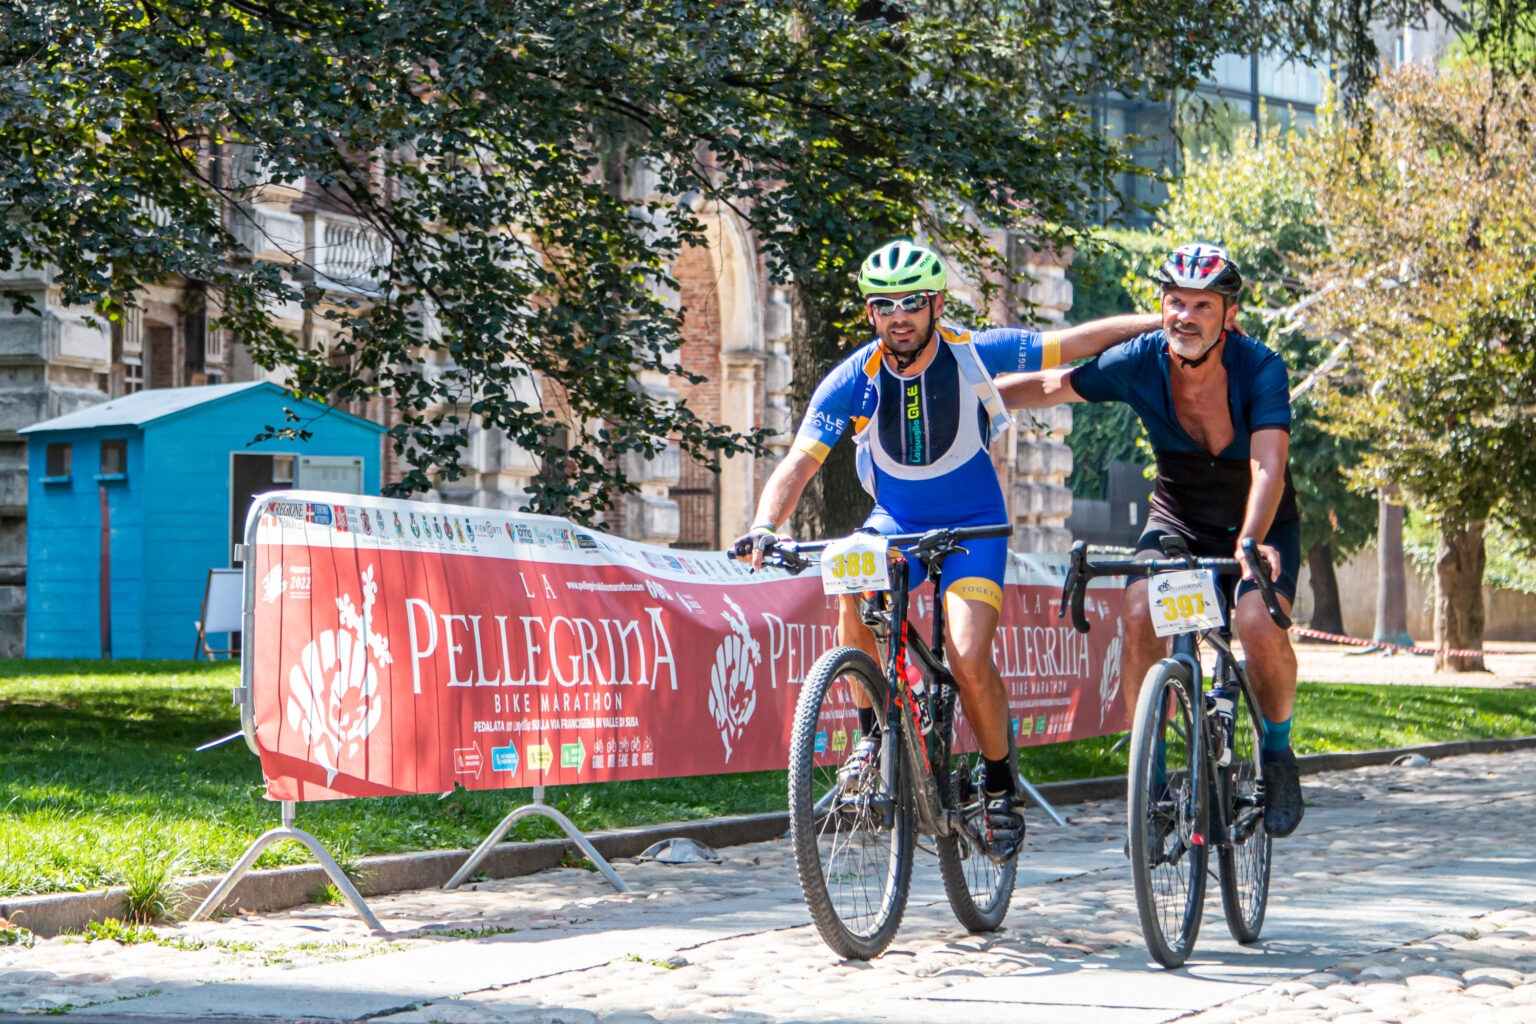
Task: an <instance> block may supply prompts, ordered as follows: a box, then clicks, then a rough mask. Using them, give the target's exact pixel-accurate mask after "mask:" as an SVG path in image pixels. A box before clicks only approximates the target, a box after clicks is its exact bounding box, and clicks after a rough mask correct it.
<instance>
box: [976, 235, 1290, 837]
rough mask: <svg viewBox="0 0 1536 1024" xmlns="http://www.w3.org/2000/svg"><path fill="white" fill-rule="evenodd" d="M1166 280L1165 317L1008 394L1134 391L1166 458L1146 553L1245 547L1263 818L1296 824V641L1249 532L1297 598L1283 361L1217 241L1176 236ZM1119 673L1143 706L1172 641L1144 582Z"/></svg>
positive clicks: (1083, 395)
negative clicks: (1249, 310) (1273, 607)
mask: <svg viewBox="0 0 1536 1024" xmlns="http://www.w3.org/2000/svg"><path fill="white" fill-rule="evenodd" d="M1154 277H1155V279H1156V280H1157V281H1158V283H1159V284H1160V285H1161V286H1162V326H1161V329H1160V330H1155V331H1152V332H1150V333H1148V334H1143V335H1141V336H1140V337H1136V338H1132V339H1131V340H1129V341H1127V342H1125V343H1124V344H1121V345H1117V346H1115V347H1114V348H1112V349H1109V350H1108V351H1106V352H1104V353H1103V354H1101V355H1099V356H1098V357H1096V358H1095V359H1093V360H1092V361H1090V362H1088V363H1086V364H1084V365H1082V366H1077V367H1071V368H1063V369H1055V370H1047V371H1045V372H1041V373H1030V374H1022V375H1017V376H1011V377H1009V378H1007V379H1005V380H1003V381H1000V382H999V384H1000V389H1001V391H1002V392H1003V394H1004V396H1005V401H1006V402H1007V404H1008V405H1010V406H1020V407H1034V408H1039V407H1042V406H1047V405H1056V404H1059V403H1062V402H1079V401H1088V402H1108V401H1122V402H1126V403H1128V404H1129V405H1130V406H1131V407H1132V408H1133V409H1135V410H1136V412H1137V414H1138V415H1140V417H1141V422H1142V424H1143V425H1144V426H1145V427H1146V430H1147V436H1148V438H1149V440H1150V441H1151V443H1152V450H1153V452H1154V454H1155V455H1156V459H1157V481H1156V484H1155V485H1154V488H1153V492H1152V503H1151V508H1150V510H1149V512H1148V515H1147V525H1146V529H1145V531H1144V532H1143V533H1142V535H1141V539H1140V540H1139V541H1138V542H1137V545H1136V557H1137V558H1147V559H1155V558H1161V557H1163V553H1162V546H1161V542H1160V540H1159V538H1160V537H1162V536H1163V535H1164V534H1168V533H1175V534H1179V535H1181V536H1183V537H1184V538H1185V539H1186V540H1187V541H1188V542H1189V546H1190V550H1191V551H1193V552H1194V553H1195V554H1196V555H1202V556H1207V557H1218V558H1231V557H1236V558H1237V559H1239V560H1240V561H1242V562H1243V563H1244V573H1245V578H1244V580H1243V582H1241V583H1239V585H1238V588H1237V601H1236V605H1237V607H1236V609H1235V614H1234V616H1233V621H1234V624H1235V625H1236V627H1237V632H1238V635H1239V637H1240V638H1241V639H1242V642H1243V649H1244V652H1245V656H1246V660H1247V666H1248V674H1249V678H1250V679H1251V680H1252V682H1253V686H1254V691H1255V693H1254V695H1255V696H1256V697H1257V698H1258V701H1259V710H1260V712H1261V713H1262V714H1263V716H1264V726H1265V734H1264V750H1263V752H1262V753H1263V761H1264V799H1265V815H1264V825H1265V828H1266V829H1267V830H1268V831H1269V832H1270V834H1272V835H1275V836H1286V835H1290V834H1291V833H1292V832H1294V831H1295V830H1296V826H1297V825H1298V824H1300V823H1301V817H1302V813H1303V805H1302V797H1301V780H1300V777H1299V773H1298V771H1297V768H1296V758H1295V755H1294V754H1293V753H1292V752H1291V744H1290V736H1291V710H1292V707H1293V705H1294V703H1295V699H1296V654H1295V652H1294V651H1293V650H1292V649H1291V641H1290V636H1289V635H1288V634H1287V633H1286V631H1285V630H1283V629H1281V628H1280V627H1278V626H1276V625H1275V623H1274V621H1273V620H1272V619H1271V618H1270V617H1269V613H1268V612H1267V611H1266V610H1265V609H1264V605H1263V602H1262V599H1261V598H1260V595H1259V593H1258V588H1257V584H1255V583H1254V582H1253V579H1252V573H1253V567H1252V566H1249V565H1248V564H1247V560H1246V559H1245V558H1244V556H1243V551H1242V541H1243V540H1244V539H1245V538H1248V537H1252V538H1254V539H1255V540H1257V541H1258V542H1259V550H1260V551H1261V552H1263V555H1264V558H1265V560H1266V561H1268V563H1269V565H1270V569H1271V576H1272V577H1273V578H1274V580H1275V590H1276V592H1277V595H1278V596H1279V598H1280V601H1281V605H1282V607H1284V608H1285V610H1286V611H1287V612H1289V611H1290V608H1291V603H1292V602H1293V601H1294V600H1295V598H1296V577H1297V575H1298V573H1299V572H1300V569H1301V523H1300V515H1299V513H1298V511H1297V507H1296V492H1295V488H1294V487H1293V486H1292V484H1291V478H1290V470H1289V469H1288V467H1287V464H1286V463H1287V458H1288V456H1289V452H1290V429H1291V403H1290V394H1289V388H1290V384H1289V381H1288V379H1287V373H1286V366H1285V362H1284V361H1283V360H1282V359H1281V358H1280V357H1279V356H1278V355H1276V354H1275V353H1274V352H1273V351H1271V350H1270V349H1268V348H1266V347H1264V346H1263V345H1261V344H1260V343H1259V342H1257V341H1255V340H1254V339H1253V338H1250V337H1248V336H1247V335H1245V334H1243V333H1242V332H1241V331H1240V330H1238V328H1237V309H1238V297H1239V295H1240V293H1241V291H1242V287H1243V279H1242V275H1241V273H1240V272H1239V271H1238V268H1237V266H1236V264H1234V263H1233V262H1232V260H1231V259H1230V258H1229V257H1228V256H1227V253H1226V251H1225V250H1223V249H1221V248H1220V247H1218V246H1214V245H1207V244H1203V243H1191V244H1188V245H1182V246H1179V247H1178V248H1177V249H1175V250H1174V251H1173V252H1172V253H1170V254H1169V255H1168V258H1167V259H1166V260H1165V261H1164V262H1163V264H1162V266H1161V267H1159V268H1158V270H1157V272H1156V273H1155V274H1154ZM1121 621H1122V624H1123V629H1124V637H1125V642H1124V646H1123V647H1122V649H1121V661H1120V664H1121V679H1122V681H1123V683H1124V686H1125V690H1126V702H1127V706H1129V707H1135V706H1136V698H1137V694H1138V693H1139V692H1140V690H1141V682H1142V679H1143V677H1144V676H1145V675H1146V673H1147V670H1148V669H1149V668H1150V667H1151V666H1152V665H1153V664H1154V663H1155V662H1156V661H1157V660H1158V659H1159V658H1161V657H1163V656H1164V653H1165V644H1164V642H1163V641H1162V640H1160V639H1159V638H1158V637H1157V635H1156V633H1155V632H1154V630H1153V627H1152V619H1151V616H1150V614H1149V611H1148V605H1147V581H1146V580H1144V579H1139V580H1135V581H1133V582H1131V583H1130V584H1129V585H1128V586H1127V588H1126V595H1125V606H1124V611H1123V614H1122V616H1121Z"/></svg>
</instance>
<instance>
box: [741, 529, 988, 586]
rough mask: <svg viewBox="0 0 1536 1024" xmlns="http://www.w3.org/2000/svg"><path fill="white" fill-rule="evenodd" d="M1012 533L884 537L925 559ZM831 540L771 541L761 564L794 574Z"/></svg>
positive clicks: (811, 562)
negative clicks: (973, 542)
mask: <svg viewBox="0 0 1536 1024" xmlns="http://www.w3.org/2000/svg"><path fill="white" fill-rule="evenodd" d="M1012 534H1013V527H1012V526H1010V525H1009V524H1007V523H997V524H994V525H991V526H944V527H940V528H939V529H937V530H927V531H925V532H923V533H890V534H885V535H884V536H885V539H886V541H887V542H888V543H889V544H890V545H891V547H894V548H903V549H906V550H907V553H908V554H913V555H916V556H917V557H918V558H920V559H923V560H924V561H927V560H928V559H929V558H930V557H931V556H933V555H940V556H948V555H950V554H953V553H954V552H956V551H959V550H961V543H960V542H961V541H967V540H980V539H982V538H984V537H1008V536H1011V535H1012ZM833 543H836V541H835V540H813V541H805V542H800V541H774V542H773V543H772V544H770V545H769V546H768V549H767V550H766V551H765V552H764V553H763V564H765V565H774V566H778V567H779V568H780V569H784V570H786V571H787V572H789V573H790V574H791V575H794V576H798V575H799V574H800V573H802V572H804V571H805V570H806V569H809V568H810V567H811V566H812V565H814V564H815V563H816V559H814V558H808V557H806V556H807V555H816V554H820V553H821V552H822V551H824V550H826V547H827V545H829V544H833ZM726 554H728V555H733V556H734V552H733V551H731V550H727V551H726Z"/></svg>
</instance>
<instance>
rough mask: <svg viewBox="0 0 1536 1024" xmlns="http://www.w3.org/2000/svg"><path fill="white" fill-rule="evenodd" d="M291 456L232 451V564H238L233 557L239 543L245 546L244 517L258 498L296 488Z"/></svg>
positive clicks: (230, 482)
mask: <svg viewBox="0 0 1536 1024" xmlns="http://www.w3.org/2000/svg"><path fill="white" fill-rule="evenodd" d="M293 462H294V456H292V455H256V454H252V453H250V452H231V453H230V456H229V550H230V560H229V564H230V565H239V564H240V560H239V559H238V558H236V557H234V550H235V545H236V544H243V543H245V517H246V515H247V514H249V513H250V511H251V503H252V502H253V501H255V500H256V495H258V494H265V493H266V492H267V491H275V490H278V489H279V488H284V487H292V486H293Z"/></svg>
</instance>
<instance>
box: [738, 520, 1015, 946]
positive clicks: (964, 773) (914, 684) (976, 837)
mask: <svg viewBox="0 0 1536 1024" xmlns="http://www.w3.org/2000/svg"><path fill="white" fill-rule="evenodd" d="M1010 533H1012V528H1011V527H1009V526H1008V525H1006V524H1003V525H999V526H977V527H955V528H951V529H940V530H931V531H928V532H927V533H911V534H897V535H890V536H880V535H878V534H869V533H858V534H854V535H852V536H851V537H847V538H842V539H841V540H836V541H818V542H811V543H803V544H799V543H793V542H780V543H779V544H778V545H776V546H775V547H774V548H772V549H771V550H770V551H769V552H768V553H767V556H766V558H765V562H766V563H767V564H770V565H778V566H780V567H782V568H785V569H787V570H789V571H790V572H795V573H798V572H801V571H803V570H805V569H807V568H809V567H810V566H811V565H812V564H817V563H819V564H820V566H821V570H822V579H823V586H824V589H826V590H827V591H828V593H862V594H863V595H864V596H863V598H862V599H861V602H860V613H861V616H862V618H863V620H864V622H865V623H866V624H867V625H869V627H870V628H871V630H872V631H873V632H874V634H875V639H876V641H877V643H878V646H879V648H880V651H881V654H882V661H883V664H877V663H876V662H875V660H874V659H872V658H871V657H870V656H869V655H868V654H866V653H865V652H864V651H861V650H859V649H857V648H854V647H835V648H833V649H831V650H829V651H827V652H826V653H825V654H823V655H822V656H821V657H820V658H819V659H817V661H816V663H815V664H814V665H813V666H812V667H811V670H810V672H809V673H808V674H807V676H806V679H805V683H804V686H803V687H802V689H801V691H800V699H799V701H798V703H797V705H796V707H795V722H794V731H793V733H792V735H791V739H790V744H789V817H790V836H791V839H792V843H793V847H794V852H795V867H796V869H797V871H798V874H799V876H800V889H801V892H802V893H803V894H804V897H805V903H806V906H807V908H809V910H810V912H811V919H812V920H813V921H814V922H815V924H816V929H817V931H818V932H819V933H820V934H821V937H822V939H823V940H824V941H825V942H826V944H827V945H828V946H830V947H831V948H832V949H833V950H834V951H836V952H837V953H838V954H840V955H842V956H844V957H847V958H849V959H856V960H870V959H873V958H874V957H877V956H879V955H880V954H881V953H883V952H884V951H885V949H886V948H887V947H888V946H889V945H890V944H891V941H892V940H893V939H894V938H895V937H896V930H897V928H898V927H899V926H900V924H901V917H902V914H903V913H905V911H906V906H907V897H908V890H909V888H910V886H911V883H912V860H913V855H914V849H915V845H916V836H917V835H924V836H931V837H932V838H933V840H934V847H935V852H936V853H937V855H938V860H939V871H940V874H941V875H942V877H943V880H944V892H945V894H946V895H947V896H948V897H949V903H950V906H951V907H952V908H953V909H954V912H955V916H956V918H957V919H958V920H959V921H960V923H961V924H962V925H964V926H965V927H966V928H967V929H969V930H970V931H973V932H981V931H992V930H995V929H996V928H998V927H999V926H1000V925H1001V924H1002V921H1003V917H1004V915H1006V914H1007V912H1008V904H1009V903H1010V902H1011V901H1012V899H1013V882H1014V876H1015V873H1016V871H1017V860H1016V858H1010V859H1008V860H1007V861H1004V862H1003V863H996V862H994V861H993V860H992V858H991V857H990V856H988V854H987V843H986V841H985V840H984V838H983V836H984V819H985V810H984V801H983V799H982V792H983V786H982V779H983V764H982V760H981V755H980V754H979V753H970V754H968V753H960V752H957V751H956V750H955V747H956V742H955V741H956V725H957V716H956V710H957V709H956V697H957V696H958V693H959V690H958V688H957V686H956V683H955V678H954V676H953V675H952V674H951V673H950V670H949V668H948V667H947V665H946V655H945V652H944V643H943V638H944V635H945V634H944V605H943V602H942V601H935V602H934V607H933V623H932V630H931V639H929V640H926V641H925V640H924V638H923V637H922V635H921V634H920V632H919V631H918V630H917V629H916V628H914V627H913V626H912V624H911V623H910V622H909V621H908V619H907V610H908V606H909V603H910V579H911V570H910V567H909V565H908V563H907V558H908V557H910V558H914V559H917V560H918V561H920V562H921V563H922V564H923V565H925V566H926V567H927V570H928V573H929V575H930V576H932V578H933V581H934V593H935V594H939V593H942V592H943V591H942V587H941V584H942V578H941V574H942V572H943V564H944V559H945V558H947V557H948V556H949V555H951V554H954V553H955V552H958V551H963V550H964V547H963V542H964V541H966V540H969V539H972V538H981V537H1006V536H1008V535H1009V534H1010ZM903 556H906V557H903ZM882 567H884V569H885V570H886V571H885V572H881V571H880V570H881V568H882ZM856 695H857V697H858V698H861V699H856ZM861 703H862V704H863V706H865V707H872V708H873V709H874V712H875V720H876V721H877V723H878V724H879V727H880V732H881V743H880V756H879V757H878V758H873V759H871V761H870V764H869V766H868V767H867V768H866V769H865V770H864V771H862V772H860V773H858V774H857V776H855V777H848V776H847V775H846V773H845V775H844V777H843V778H839V768H840V767H841V766H842V764H843V762H844V760H845V758H847V756H848V754H849V753H850V752H851V751H852V750H853V749H854V746H855V745H856V744H857V742H858V740H859V737H860V734H859V728H858V707H859V706H860V704H861ZM1010 750H1011V741H1010Z"/></svg>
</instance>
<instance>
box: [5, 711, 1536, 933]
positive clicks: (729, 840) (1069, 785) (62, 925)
mask: <svg viewBox="0 0 1536 1024" xmlns="http://www.w3.org/2000/svg"><path fill="white" fill-rule="evenodd" d="M1531 748H1536V736H1518V737H1512V738H1509V739H1496V740H1459V741H1455V742H1451V743H1429V744H1424V745H1422V746H1414V747H1397V748H1393V749H1389V750H1363V751H1354V752H1351V753H1341V754H1309V755H1306V756H1304V757H1298V758H1297V759H1296V761H1297V765H1298V766H1299V767H1300V769H1301V771H1302V773H1303V774H1312V773H1316V772H1327V771H1344V770H1348V769H1351V768H1363V767H1367V766H1370V765H1382V764H1391V763H1392V762H1393V761H1395V760H1396V759H1397V758H1399V757H1402V756H1403V755H1405V754H1422V755H1423V756H1425V757H1427V758H1429V759H1430V760H1436V759H1438V758H1443V757H1457V756H1460V755H1464V754H1494V753H1501V752H1504V751H1510V750H1528V749H1531ZM1035 788H1036V789H1038V790H1039V791H1040V795H1041V796H1042V797H1043V798H1044V799H1045V800H1047V801H1049V802H1050V803H1051V804H1061V805H1063V806H1065V805H1070V804H1076V803H1084V802H1086V801H1090V800H1113V799H1120V798H1123V797H1124V796H1125V777H1124V776H1119V775H1114V776H1107V777H1101V778H1095V779H1076V780H1073V781H1070V782H1047V783H1043V784H1040V785H1038V786H1036V787H1035ZM788 830H789V815H788V814H786V813H784V812H772V813H768V814H745V815H738V816H735V817H729V818H711V819H708V820H705V821H680V822H667V823H664V824H661V825H646V826H640V827H636V828H627V829H613V830H609V831H603V832H593V833H591V834H589V835H588V839H590V840H591V842H592V845H593V846H594V847H596V848H597V851H598V852H599V853H601V854H602V855H603V856H604V857H607V858H609V859H610V860H612V859H619V858H624V857H633V856H635V855H637V854H639V853H640V852H641V851H643V850H644V849H645V848H646V847H647V846H650V845H651V844H652V843H655V842H658V841H659V840H662V839H670V838H674V837H685V838H689V839H696V840H698V841H699V842H701V843H704V844H706V845H708V846H716V847H720V846H739V845H742V844H745V843H756V842H761V841H763V840H766V839H772V838H774V837H776V836H781V835H783V834H784V833H785V832H787V831H788ZM468 856H469V851H467V850H432V851H427V852H424V853H406V854H391V855H387V856H381V857H365V858H363V859H362V861H361V862H360V864H359V868H360V871H361V873H362V878H361V880H360V882H359V884H358V888H359V889H360V890H361V891H362V893H363V895H365V896H376V895H381V894H384V893H391V892H400V891H403V890H408V889H430V888H436V887H439V886H441V885H442V884H443V883H444V882H446V881H448V879H449V878H451V877H452V876H453V873H454V872H455V871H457V870H458V868H459V865H461V864H462V863H463V862H464V860H465V859H466V858H467V857H468ZM572 856H576V857H579V856H580V852H579V851H578V850H577V848H576V845H575V844H574V843H572V842H570V841H569V840H567V839H540V840H534V841H531V842H506V843H501V844H498V845H497V846H496V848H495V849H494V850H492V852H491V853H490V854H489V855H488V856H487V857H486V858H485V860H484V861H483V862H482V863H481V871H482V872H483V873H484V874H485V875H486V876H488V877H490V878H512V877H515V876H518V875H529V874H533V873H534V872H537V871H543V870H546V869H548V868H552V867H556V866H558V865H559V864H560V863H561V862H562V861H564V860H566V859H567V858H569V857H572ZM220 877H221V876H216V875H207V876H202V877H197V878H188V879H183V880H182V881H181V882H179V883H177V888H178V889H179V890H180V892H181V895H182V898H183V900H184V904H183V906H184V907H185V908H188V909H190V908H191V907H195V906H197V905H198V904H199V903H201V902H202V901H203V900H204V899H205V898H206V897H207V896H208V894H209V893H210V892H212V891H213V888H214V886H215V885H217V884H218V882H219V879H220ZM594 878H595V879H597V880H596V882H595V884H599V885H604V884H606V883H603V882H602V881H601V879H600V878H597V876H594ZM328 881H329V880H328V879H327V878H326V876H325V872H324V871H322V870H321V869H320V867H319V866H318V865H315V864H306V865H296V866H293V867H285V868H275V869H272V870H268V871H252V872H250V873H249V874H247V875H246V876H245V877H244V878H243V879H241V881H240V884H239V885H237V886H236V887H235V890H234V893H233V894H232V895H231V896H230V898H229V899H228V900H227V901H226V902H225V908H226V909H229V908H231V907H233V908H237V909H239V910H240V911H254V912H261V911H273V910H286V909H288V908H290V907H296V906H299V905H301V904H303V903H308V902H311V901H312V900H313V898H314V896H315V894H316V893H317V892H318V891H319V890H320V889H323V888H324V887H325V885H326V884H327V882H328ZM126 892H127V890H126V889H125V888H121V887H118V888H113V889H107V890H105V891H96V892H68V893H49V894H47V895H43V896H19V897H13V898H10V899H5V900H0V917H3V918H6V919H8V920H10V921H11V922H12V923H13V924H16V925H20V926H22V927H24V928H28V929H30V930H31V931H32V932H34V933H35V934H37V935H40V936H43V937H45V938H51V937H52V936H55V935H59V934H62V933H64V932H78V931H81V930H83V929H84V928H85V927H86V925H88V924H89V923H91V922H93V921H104V920H106V919H108V918H113V917H115V918H122V917H123V916H124V914H125V913H126V907H127V900H126Z"/></svg>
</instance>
